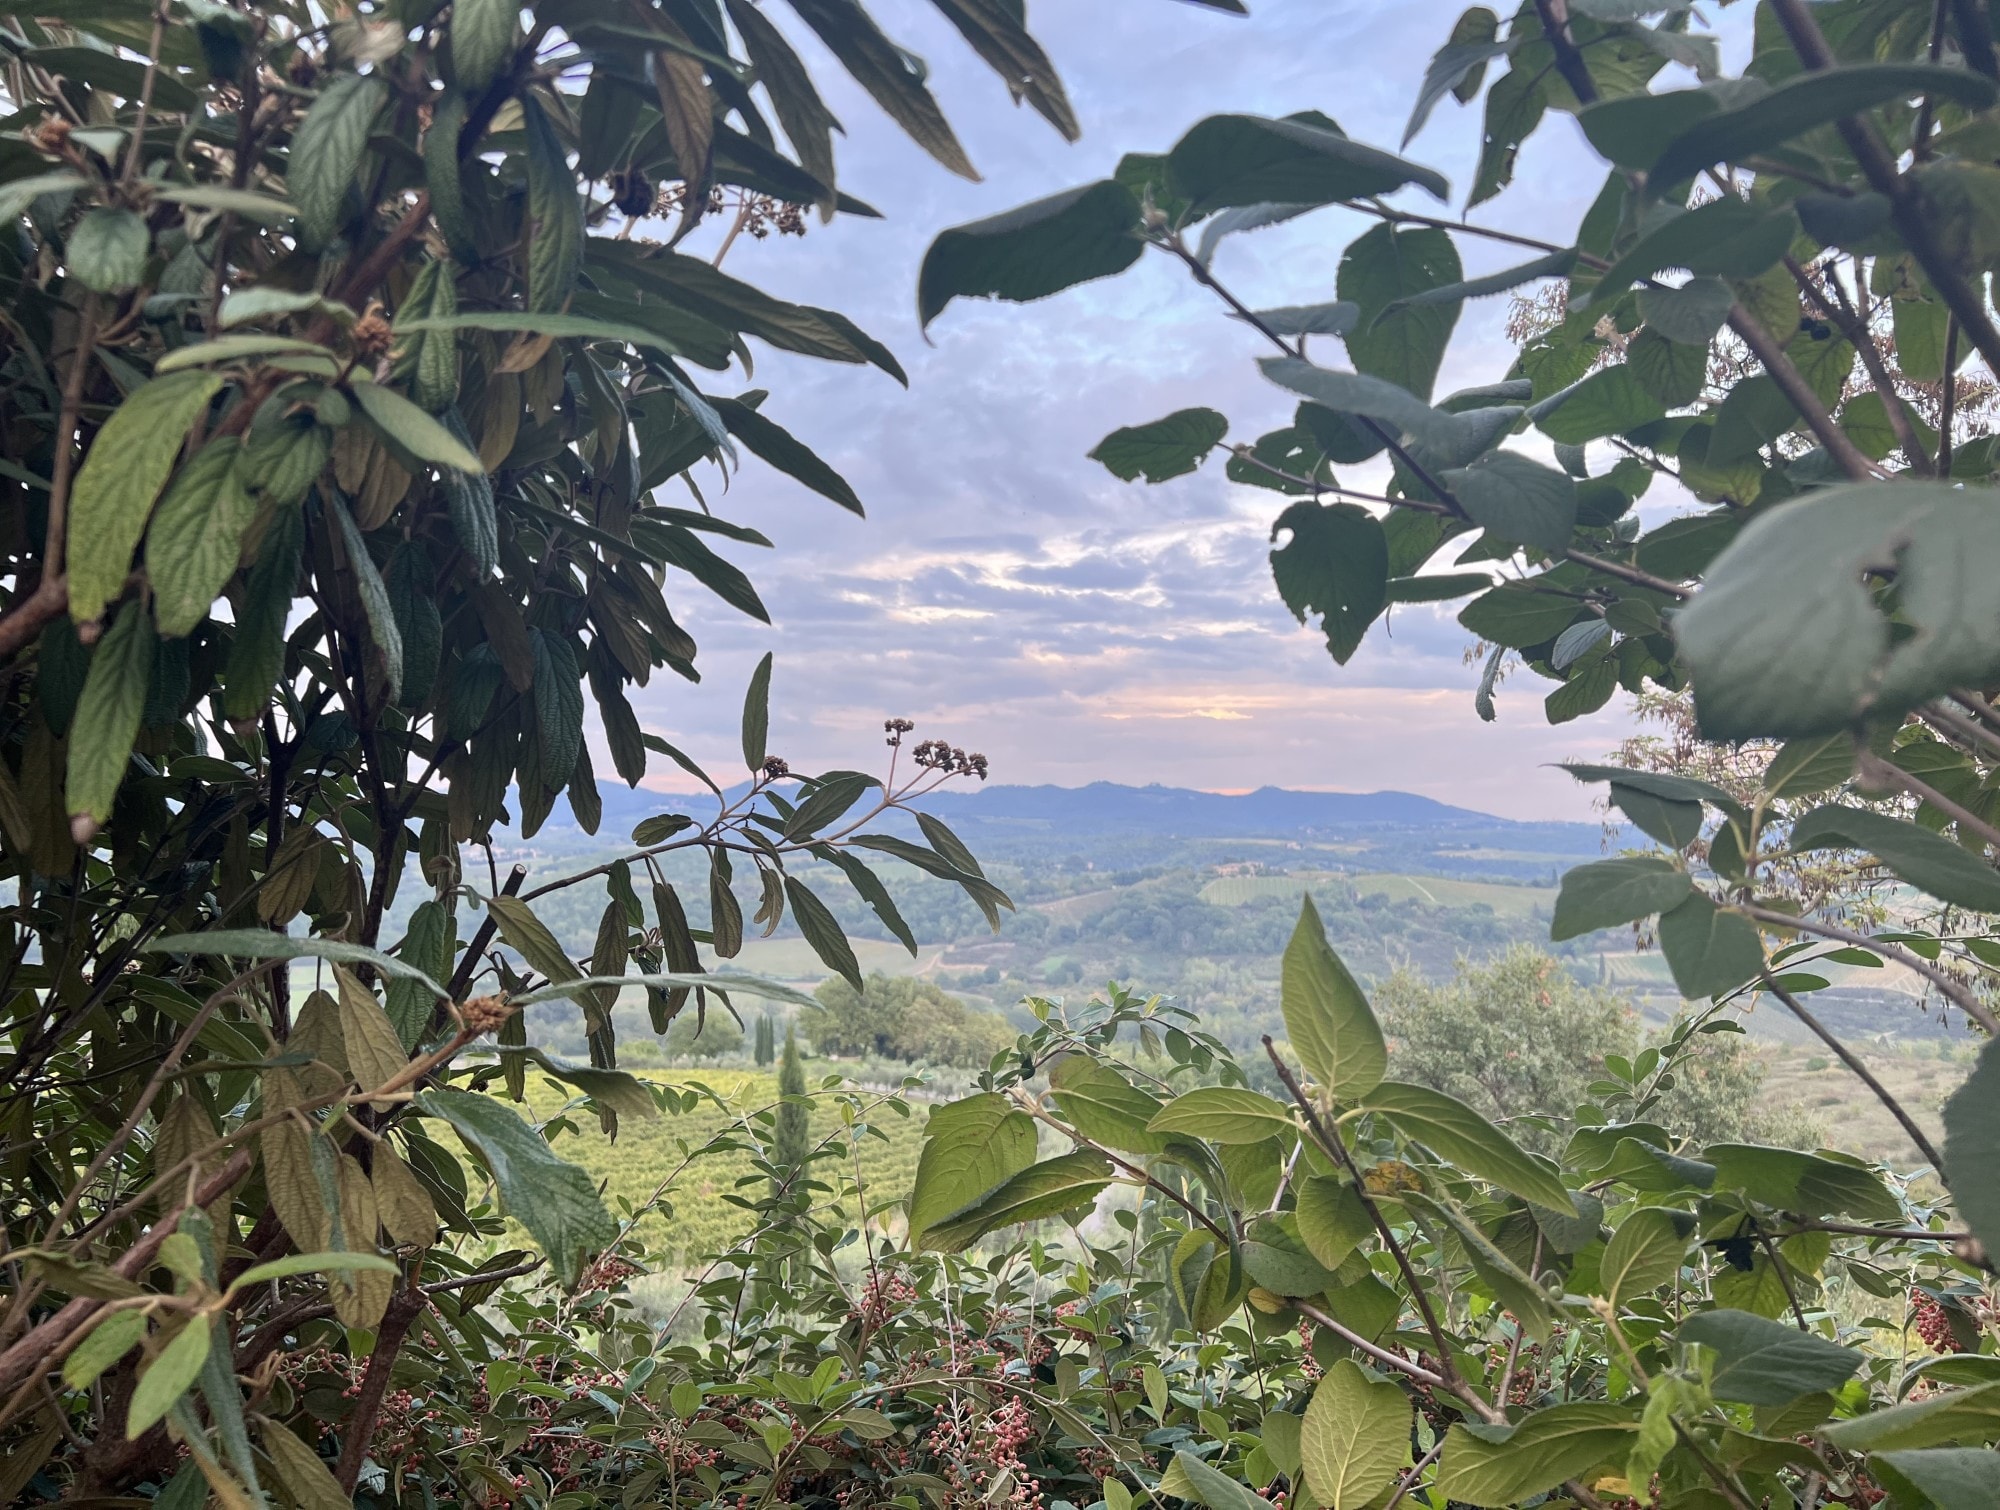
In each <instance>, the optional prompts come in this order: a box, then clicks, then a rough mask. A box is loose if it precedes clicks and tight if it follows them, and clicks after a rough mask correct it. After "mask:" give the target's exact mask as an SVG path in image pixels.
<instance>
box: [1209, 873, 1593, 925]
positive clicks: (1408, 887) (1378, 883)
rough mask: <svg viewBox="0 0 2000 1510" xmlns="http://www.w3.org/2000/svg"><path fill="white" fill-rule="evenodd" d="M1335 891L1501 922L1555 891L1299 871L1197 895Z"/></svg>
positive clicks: (1226, 882)
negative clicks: (1467, 911)
mask: <svg viewBox="0 0 2000 1510" xmlns="http://www.w3.org/2000/svg"><path fill="white" fill-rule="evenodd" d="M1330 889H1338V890H1339V891H1341V892H1342V893H1343V894H1351V895H1353V896H1354V897H1357V898H1363V899H1365V898H1368V897H1385V898H1387V899H1388V900H1389V901H1391V902H1410V901H1416V902H1423V903H1425V904H1427V905H1429V906H1433V907H1474V906H1485V907H1490V908H1492V909H1493V911H1494V912H1496V913H1498V914H1499V915H1500V916H1502V917H1509V918H1526V917H1530V916H1532V915H1533V914H1534V913H1535V912H1536V911H1537V910H1541V911H1544V912H1546V911H1547V910H1548V909H1550V908H1552V907H1553V906H1554V905H1555V899H1556V894H1555V889H1554V888H1553V887H1547V886H1508V885H1505V884H1502V883H1500V882H1496V881H1459V880H1453V879H1451V878H1449V877H1444V876H1408V875H1395V874H1389V873H1376V874H1361V875H1345V874H1341V873H1338V872H1329V871H1321V872H1317V873H1313V872H1299V873H1295V874H1292V875H1286V876H1218V877H1216V879H1214V880H1213V881H1210V882H1209V883H1208V884H1207V885H1206V886H1204V887H1202V889H1201V891H1200V896H1201V899H1202V900H1203V901H1204V902H1211V903H1214V904H1215V905H1216V906H1218V907H1241V906H1243V905H1245V904H1246V903H1249V902H1253V901H1255V900H1257V899H1258V898H1260V897H1296V896H1298V895H1299V894H1300V893H1301V892H1305V891H1322V890H1330Z"/></svg>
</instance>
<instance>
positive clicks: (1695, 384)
mask: <svg viewBox="0 0 2000 1510" xmlns="http://www.w3.org/2000/svg"><path fill="white" fill-rule="evenodd" d="M1625 364H1626V365H1627V366H1628V367H1630V368H1631V369H1632V376H1633V377H1634V378H1636V379H1638V382H1639V386H1640V387H1641V388H1643V389H1645V390H1646V392H1648V393H1649V394H1651V395H1652V396H1653V397H1654V398H1656V399H1658V400H1659V401H1660V402H1661V403H1662V404H1664V405H1666V406H1667V407H1668V408H1669V409H1680V408H1684V407H1685V406H1687V405H1689V404H1692V403H1693V402H1694V401H1695V400H1696V399H1698V398H1700V397H1701V391H1702V388H1703V385H1704V384H1705V383H1706V382H1707V381H1708V348H1707V347H1706V346H1681V345H1677V344H1675V343H1674V342H1673V341H1670V340H1668V339H1667V338H1666V337H1665V336H1663V335H1662V334H1660V332H1659V331H1657V330H1652V329H1647V330H1642V331H1640V332H1639V334H1638V335H1636V336H1634V337H1633V338H1632V342H1631V344H1630V345H1629V346H1627V347H1626V348H1625Z"/></svg>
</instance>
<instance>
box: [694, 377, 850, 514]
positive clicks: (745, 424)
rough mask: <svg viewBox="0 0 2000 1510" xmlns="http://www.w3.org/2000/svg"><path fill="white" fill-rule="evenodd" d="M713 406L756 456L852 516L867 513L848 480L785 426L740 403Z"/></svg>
mask: <svg viewBox="0 0 2000 1510" xmlns="http://www.w3.org/2000/svg"><path fill="white" fill-rule="evenodd" d="M709 402H710V403H711V404H713V405H714V406H715V412H716V413H717V414H719V415H721V416H722V422H723V424H725V425H727V426H728V427H729V433H730V434H731V435H733V436H735V437H736V438H737V439H738V440H740V441H742V442H743V444H744V446H745V447H746V448H747V449H748V450H749V452H750V454H751V455H752V456H755V457H757V458H758V459H759V460H760V461H764V462H767V463H769V464H770V465H771V466H774V467H776V468H777V469H778V470H779V471H780V472H783V473H784V474H785V475H786V476H787V477H790V478H793V479H795V480H797V481H799V482H802V483H804V484H805V485H806V486H807V487H809V488H811V489H812V490H813V491H814V492H815V493H818V494H820V495H821V496H822V497H826V498H831V499H832V500H833V501H834V502H835V503H837V504H839V505H840V506H841V507H842V508H844V509H847V510H848V511H850V512H851V513H855V514H860V513H863V512H864V510H863V509H862V507H861V499H860V498H859V497H858V496H857V495H856V494H855V491H854V489H853V488H852V487H850V486H849V485H848V482H847V479H846V478H844V477H842V476H841V475H840V474H839V473H838V472H836V471H834V469H833V468H832V467H830V466H828V465H827V464H826V463H825V462H823V461H821V460H820V459H819V457H818V456H816V455H814V454H813V452H812V451H811V450H810V449H809V448H808V447H806V446H805V445H804V444H803V443H801V442H800V441H799V440H798V438H797V437H795V436H794V435H793V434H792V433H791V432H790V431H789V430H787V429H785V428H784V427H783V426H782V425H778V424H776V423H774V422H773V421H771V420H769V419H767V418H765V417H764V415H763V414H761V413H759V412H758V411H757V410H755V409H752V408H751V407H750V406H749V405H748V404H746V403H742V402H740V401H739V400H736V399H729V398H718V399H711V400H709Z"/></svg>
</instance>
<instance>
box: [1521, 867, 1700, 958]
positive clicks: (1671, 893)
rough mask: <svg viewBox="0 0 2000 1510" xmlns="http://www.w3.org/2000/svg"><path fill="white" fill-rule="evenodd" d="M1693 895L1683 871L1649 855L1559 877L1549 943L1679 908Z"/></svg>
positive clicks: (1574, 870) (1579, 868)
mask: <svg viewBox="0 0 2000 1510" xmlns="http://www.w3.org/2000/svg"><path fill="white" fill-rule="evenodd" d="M1693 890H1694V882H1693V881H1692V880H1690V879H1689V878H1688V874H1687V872H1686V871H1684V870H1676V869H1674V867H1673V866H1671V865H1669V864H1668V863H1667V862H1666V861H1665V860H1662V859H1659V858H1657V857H1655V856H1652V855H1621V856H1619V857H1618V858H1616V859H1613V860H1598V861H1595V862H1593V863H1592V864H1589V865H1577V866H1573V867H1572V868H1571V869H1569V870H1566V871H1564V872H1563V878H1562V890H1561V891H1559V892H1558V893H1557V894H1556V908H1555V917H1554V919H1553V921H1551V922H1550V924H1549V937H1550V938H1551V939H1555V940H1557V941H1560V940H1562V939H1573V938H1578V937H1580V936H1582V935H1583V934H1586V933H1595V932H1597V931H1598V930H1599V929H1600V928H1616V927H1618V926H1619V925H1620V924H1621V923H1636V922H1637V921H1639V919H1640V918H1646V917H1651V916H1652V915H1653V914H1654V913H1656V912H1667V911H1670V910H1671V909H1673V908H1675V907H1678V906H1679V905H1680V904H1681V903H1682V902H1683V901H1684V900H1686V898H1687V896H1688V893H1690V892H1691V891H1693Z"/></svg>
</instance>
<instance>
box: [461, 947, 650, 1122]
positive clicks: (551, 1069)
mask: <svg viewBox="0 0 2000 1510" xmlns="http://www.w3.org/2000/svg"><path fill="white" fill-rule="evenodd" d="M594 979H598V980H607V979H616V980H620V981H624V980H626V979H627V977H625V976H622V975H621V976H615V977H610V976H599V977H594ZM501 1052H502V1053H503V1054H521V1055H523V1056H525V1057H526V1058H527V1059H529V1060H531V1061H533V1063H534V1064H535V1065H536V1066H538V1067H539V1068H540V1069H541V1071H542V1073H543V1074H545V1075H548V1076H550V1077H551V1078H553V1079H556V1080H560V1081H562V1082H563V1084H565V1085H569V1086H573V1087H575V1088H576V1089H577V1090H579V1091H581V1092H582V1093H583V1094H584V1095H586V1096H588V1097H590V1099H591V1100H592V1101H595V1102H597V1103H598V1104H599V1105H601V1106H605V1107H609V1108H610V1109H611V1110H612V1111H613V1112H615V1113H617V1114H618V1115H619V1116H625V1117H639V1118H646V1117H657V1116H658V1115H659V1114H660V1108H659V1104H658V1103H657V1102H656V1101H654V1100H653V1093H652V1092H651V1091H649V1090H647V1089H646V1086H645V1084H644V1082H642V1081H641V1080H639V1079H638V1078H637V1077H636V1076H633V1075H628V1074H626V1073H625V1072H624V1071H623V1070H603V1069H593V1068H590V1067H589V1066H584V1065H567V1064H557V1063H556V1062H555V1061H554V1060H553V1059H551V1058H549V1056H548V1055H546V1054H544V1053H543V1052H542V1051H541V1050H540V1049H533V1048H530V1049H505V1048H503V1049H502V1050H501Z"/></svg>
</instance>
